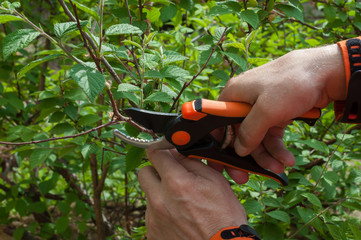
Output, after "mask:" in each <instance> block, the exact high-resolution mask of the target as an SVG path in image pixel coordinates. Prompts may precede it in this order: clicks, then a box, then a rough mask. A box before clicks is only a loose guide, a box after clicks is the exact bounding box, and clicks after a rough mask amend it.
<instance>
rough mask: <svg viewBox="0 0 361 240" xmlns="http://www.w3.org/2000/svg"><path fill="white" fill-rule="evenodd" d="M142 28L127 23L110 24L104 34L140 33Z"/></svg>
mask: <svg viewBox="0 0 361 240" xmlns="http://www.w3.org/2000/svg"><path fill="white" fill-rule="evenodd" d="M142 33H143V32H142V30H140V28H138V27H136V26H133V25H130V24H127V23H121V24H116V25H113V26H110V27H109V28H108V29H107V30H106V31H105V34H106V35H108V36H109V35H122V34H142Z"/></svg>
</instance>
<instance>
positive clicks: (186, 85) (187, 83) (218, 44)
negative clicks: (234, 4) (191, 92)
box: [169, 27, 228, 112]
mask: <svg viewBox="0 0 361 240" xmlns="http://www.w3.org/2000/svg"><path fill="white" fill-rule="evenodd" d="M227 29H228V27H226V28H225V29H224V31H223V33H222V36H221V37H220V38H219V40H218V42H217V44H216V45H215V46H214V47H213V49H212V52H211V54H210V55H209V57H208V59H207V61H206V63H205V64H204V65H203V67H202V68H201V69H200V70H199V72H198V73H197V74H196V75H194V76H193V78H192V79H191V80H190V81H189V82H187V81H186V82H185V83H184V84H183V87H182V89H181V90H180V92H179V93H178V96H177V97H176V99H175V100H174V102H173V105H172V107H171V108H170V110H169V112H171V111H172V110H173V109H174V107H175V105H176V104H177V102H178V100H179V98H180V96H181V95H182V93H183V92H184V90H185V89H186V88H187V87H189V85H191V84H192V82H193V81H194V80H195V79H196V78H197V77H198V76H199V75H200V74H201V73H202V71H203V70H204V69H205V68H206V67H207V65H208V62H209V60H210V59H211V57H212V55H213V53H214V52H215V51H216V49H217V47H218V46H220V45H221V44H222V43H223V41H224V36H225V34H226V31H227Z"/></svg>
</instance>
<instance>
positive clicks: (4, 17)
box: [0, 14, 24, 24]
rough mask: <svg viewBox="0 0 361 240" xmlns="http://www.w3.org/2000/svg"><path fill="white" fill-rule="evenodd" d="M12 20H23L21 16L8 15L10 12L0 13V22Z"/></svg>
mask: <svg viewBox="0 0 361 240" xmlns="http://www.w3.org/2000/svg"><path fill="white" fill-rule="evenodd" d="M12 21H24V20H23V19H22V18H21V17H18V16H14V15H10V14H0V24H3V23H7V22H12Z"/></svg>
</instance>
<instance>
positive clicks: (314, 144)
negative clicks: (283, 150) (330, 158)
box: [299, 139, 329, 154]
mask: <svg viewBox="0 0 361 240" xmlns="http://www.w3.org/2000/svg"><path fill="white" fill-rule="evenodd" d="M299 142H300V143H304V144H306V145H307V146H309V147H311V148H313V149H315V150H317V151H320V152H324V153H326V154H328V153H329V149H328V147H327V145H326V144H325V143H324V142H321V141H318V140H316V139H306V140H299Z"/></svg>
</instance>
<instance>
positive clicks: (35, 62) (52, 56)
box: [18, 54, 63, 79]
mask: <svg viewBox="0 0 361 240" xmlns="http://www.w3.org/2000/svg"><path fill="white" fill-rule="evenodd" d="M60 56H63V54H53V55H49V56H46V57H43V58H40V59H38V60H35V61H32V62H31V63H29V64H28V65H26V66H25V67H23V68H22V69H21V70H20V71H19V73H18V79H20V78H22V77H23V76H24V75H25V74H26V73H27V72H28V71H30V70H31V69H33V68H34V67H36V66H38V65H40V64H42V63H44V62H47V61H50V60H53V59H56V58H58V57H60Z"/></svg>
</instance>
